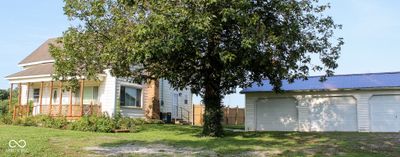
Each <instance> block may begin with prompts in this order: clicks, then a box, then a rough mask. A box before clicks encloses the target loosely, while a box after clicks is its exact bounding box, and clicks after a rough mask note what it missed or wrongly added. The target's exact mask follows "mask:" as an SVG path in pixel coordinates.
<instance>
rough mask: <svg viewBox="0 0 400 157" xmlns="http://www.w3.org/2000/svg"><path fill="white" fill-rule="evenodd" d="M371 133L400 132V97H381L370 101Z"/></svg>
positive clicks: (375, 97) (374, 97)
mask: <svg viewBox="0 0 400 157" xmlns="http://www.w3.org/2000/svg"><path fill="white" fill-rule="evenodd" d="M369 104H370V115H371V123H370V124H371V131H373V132H398V131H399V130H400V117H398V116H399V115H400V95H379V96H373V97H371V99H370V101H369Z"/></svg>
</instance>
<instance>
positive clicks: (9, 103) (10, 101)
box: [8, 83, 13, 113]
mask: <svg viewBox="0 0 400 157" xmlns="http://www.w3.org/2000/svg"><path fill="white" fill-rule="evenodd" d="M12 94H13V83H11V87H10V94H9V95H10V100H9V102H8V113H10V112H11V104H12Z"/></svg>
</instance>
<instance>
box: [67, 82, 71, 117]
mask: <svg viewBox="0 0 400 157" xmlns="http://www.w3.org/2000/svg"><path fill="white" fill-rule="evenodd" d="M68 116H70V117H71V116H72V89H70V90H69V110H68Z"/></svg>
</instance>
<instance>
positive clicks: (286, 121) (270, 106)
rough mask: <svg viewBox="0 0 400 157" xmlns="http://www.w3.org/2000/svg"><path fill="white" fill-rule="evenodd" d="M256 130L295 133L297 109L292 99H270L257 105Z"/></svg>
mask: <svg viewBox="0 0 400 157" xmlns="http://www.w3.org/2000/svg"><path fill="white" fill-rule="evenodd" d="M256 110H257V114H256V115H257V118H256V122H257V123H256V125H257V130H264V131H267V130H268V131H295V130H296V128H297V108H296V103H295V100H294V99H290V98H272V99H266V100H262V101H259V102H258V103H257V107H256Z"/></svg>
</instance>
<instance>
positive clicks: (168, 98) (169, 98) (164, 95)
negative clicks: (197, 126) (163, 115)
mask: <svg viewBox="0 0 400 157" xmlns="http://www.w3.org/2000/svg"><path fill="white" fill-rule="evenodd" d="M161 88H162V89H161ZM159 93H160V101H163V105H162V106H161V112H171V113H172V107H173V96H174V94H178V106H179V107H182V108H184V109H185V110H187V111H189V120H190V121H192V118H193V109H192V93H191V92H190V89H183V90H174V89H173V88H172V87H171V85H170V84H169V82H168V81H167V80H163V79H160V92H159ZM179 93H181V95H180V96H179ZM185 96H187V98H188V103H187V104H185ZM182 113H183V114H184V116H187V115H186V114H187V113H184V112H182ZM180 116H181V112H180V111H178V117H180ZM178 117H172V118H178Z"/></svg>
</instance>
